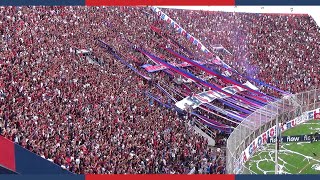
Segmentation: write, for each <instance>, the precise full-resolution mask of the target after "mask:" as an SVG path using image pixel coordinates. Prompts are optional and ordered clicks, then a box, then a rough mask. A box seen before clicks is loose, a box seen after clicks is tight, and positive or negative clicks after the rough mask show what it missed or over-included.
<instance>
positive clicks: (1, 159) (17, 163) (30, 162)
mask: <svg viewBox="0 0 320 180" xmlns="http://www.w3.org/2000/svg"><path fill="white" fill-rule="evenodd" d="M1 173H2V174H38V175H39V174H72V173H71V172H69V171H67V170H65V169H63V168H61V167H60V166H58V165H56V164H54V163H52V162H50V161H48V160H46V159H44V158H42V157H40V156H38V155H36V154H34V153H32V152H30V151H28V150H27V149H25V148H23V147H21V146H19V145H18V144H15V143H13V142H12V141H10V140H8V139H6V138H4V137H2V136H0V174H1Z"/></svg>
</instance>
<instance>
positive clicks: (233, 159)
mask: <svg viewBox="0 0 320 180" xmlns="http://www.w3.org/2000/svg"><path fill="white" fill-rule="evenodd" d="M319 107H320V90H313V91H309V92H304V93H300V94H296V95H291V96H289V97H285V98H283V99H281V100H279V101H277V102H273V103H270V104H268V105H266V106H265V107H263V108H261V109H259V110H257V111H256V112H254V113H252V114H251V115H250V116H249V117H247V118H246V119H245V120H244V121H243V122H242V123H241V124H240V125H239V126H238V127H237V128H236V129H235V130H234V131H233V133H231V135H230V137H229V138H228V140H227V173H229V174H250V173H251V172H250V171H247V170H246V168H245V167H244V163H245V162H247V161H248V160H249V159H250V157H251V156H252V155H253V154H254V152H255V151H256V150H257V149H258V148H259V147H261V146H262V145H264V144H266V143H267V140H268V138H269V137H274V136H275V135H276V132H277V128H276V120H278V122H279V123H280V127H281V131H285V130H287V129H290V128H292V127H295V126H297V125H298V124H301V123H303V122H306V121H308V120H311V119H315V117H316V116H318V117H319V116H320V113H319V111H320V109H319ZM316 119H317V118H316Z"/></svg>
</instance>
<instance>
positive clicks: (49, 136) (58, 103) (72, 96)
mask: <svg viewBox="0 0 320 180" xmlns="http://www.w3.org/2000/svg"><path fill="white" fill-rule="evenodd" d="M139 12H140V11H138V10H137V11H133V13H139ZM141 13H143V11H142V12H140V15H141ZM1 14H2V16H1V38H2V40H1V43H2V44H1V47H2V56H1V112H0V113H1V126H2V128H1V129H2V130H1V134H2V135H3V136H5V137H7V138H9V139H11V140H12V141H14V142H16V143H19V144H20V145H22V146H23V147H25V148H27V149H29V150H31V151H32V152H35V153H37V154H39V155H41V156H42V157H44V158H47V159H48V160H50V161H52V162H54V163H57V164H59V165H61V166H62V167H64V168H66V169H68V170H70V171H72V172H75V173H111V174H125V173H127V174H131V173H189V172H190V170H192V169H194V171H195V172H201V173H223V171H224V166H223V163H224V161H223V159H221V158H220V153H217V152H214V151H212V150H210V149H208V147H207V141H206V140H205V139H204V138H203V137H201V136H199V135H197V134H196V133H195V132H194V130H193V129H192V128H191V126H188V125H187V124H186V123H185V121H184V120H183V119H181V118H179V117H178V116H176V115H175V114H174V112H172V111H169V110H166V109H163V108H161V107H157V106H153V107H152V106H150V105H149V101H148V100H147V99H146V98H145V97H144V96H143V90H144V89H147V87H146V86H147V84H146V83H144V82H143V81H141V78H139V77H138V76H136V75H135V74H134V73H133V72H132V71H130V70H129V69H127V68H126V67H124V66H123V65H122V64H121V63H119V62H118V61H117V60H115V59H114V58H111V57H110V56H108V54H107V53H105V52H103V50H102V49H101V48H98V47H97V45H96V43H95V40H94V39H95V38H98V37H100V38H101V39H104V40H105V41H106V42H108V43H110V44H113V45H114V47H115V49H117V50H120V49H121V47H122V45H121V44H117V42H116V40H117V39H118V38H117V36H118V35H119V34H121V33H126V32H125V31H120V30H121V28H123V27H122V25H121V22H122V20H123V19H126V18H128V16H130V13H129V14H128V15H127V16H123V10H122V9H121V8H108V11H107V9H106V8H101V9H100V8H99V7H96V8H75V7H63V8H58V7H57V8H40V7H28V8H27V7H25V8H16V7H11V8H9V7H6V8H2V9H1ZM122 18H123V19H122ZM130 21H131V22H133V24H134V25H136V24H138V23H140V19H130ZM101 22H104V23H105V24H104V25H103V23H101ZM111 22H112V23H111ZM13 29H15V31H12V30H13ZM118 30H119V31H118ZM129 32H130V33H136V32H135V31H129ZM126 35H127V36H128V37H130V35H131V34H129V33H126ZM134 35H136V34H134ZM75 48H78V49H90V48H92V49H93V52H94V53H95V56H96V57H100V58H101V59H102V61H103V63H104V64H105V66H98V65H96V64H91V63H89V62H88V61H85V60H80V58H79V57H77V56H76V55H75V53H74V51H75Z"/></svg>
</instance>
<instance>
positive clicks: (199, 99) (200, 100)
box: [175, 82, 257, 110]
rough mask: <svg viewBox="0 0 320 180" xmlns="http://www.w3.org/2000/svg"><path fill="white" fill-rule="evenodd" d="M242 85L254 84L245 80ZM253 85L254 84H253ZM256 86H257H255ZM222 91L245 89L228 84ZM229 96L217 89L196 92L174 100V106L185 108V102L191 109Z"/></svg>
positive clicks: (233, 91)
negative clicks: (179, 99)
mask: <svg viewBox="0 0 320 180" xmlns="http://www.w3.org/2000/svg"><path fill="white" fill-rule="evenodd" d="M243 85H246V86H248V85H250V86H254V85H253V84H251V83H250V82H246V83H244V84H243ZM254 87H255V86H254ZM255 88H257V87H255ZM222 90H223V91H226V92H228V93H230V94H232V95H234V94H236V93H238V92H241V91H245V89H243V88H241V87H239V86H228V87H225V88H222ZM227 97H229V96H227V95H225V94H223V93H221V92H218V91H212V90H211V91H205V92H202V93H198V94H194V95H193V96H187V97H186V98H184V99H182V100H181V101H178V102H176V104H175V105H176V106H177V107H178V108H180V109H183V110H185V109H186V104H187V105H189V106H191V107H192V108H193V109H195V108H197V107H199V106H200V105H201V104H204V103H210V102H212V101H214V100H215V99H224V98H227Z"/></svg>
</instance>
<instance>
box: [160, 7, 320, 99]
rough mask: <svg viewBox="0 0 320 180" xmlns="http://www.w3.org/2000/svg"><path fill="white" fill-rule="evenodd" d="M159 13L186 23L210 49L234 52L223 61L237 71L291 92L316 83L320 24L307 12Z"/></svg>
mask: <svg viewBox="0 0 320 180" xmlns="http://www.w3.org/2000/svg"><path fill="white" fill-rule="evenodd" d="M163 12H165V13H167V14H168V15H169V16H170V17H174V18H173V19H174V20H175V21H177V23H179V24H186V25H185V26H183V27H184V28H185V29H186V30H187V31H188V32H191V33H192V34H193V35H194V36H195V37H197V38H199V40H200V41H201V42H203V43H204V45H205V46H206V47H208V48H209V49H210V50H212V51H213V50H214V47H215V45H222V46H223V47H224V48H226V49H227V50H228V51H229V52H231V53H232V55H229V54H228V53H223V54H224V56H223V60H224V61H225V62H226V63H227V64H229V65H231V66H232V67H233V68H235V69H236V70H237V71H239V72H241V73H244V74H246V75H248V76H250V77H253V78H257V79H259V80H262V81H265V82H267V83H269V84H271V85H273V86H275V87H278V88H280V89H283V90H286V91H290V92H292V93H297V92H302V91H305V90H308V89H314V88H316V87H319V78H320V73H319V72H320V65H319V63H317V62H318V61H319V59H320V53H319V50H320V44H319V42H320V34H319V26H318V25H317V24H316V22H315V21H314V20H313V19H312V17H311V16H309V15H296V14H292V15H291V14H284V15H278V14H254V13H226V12H211V11H190V10H176V9H164V10H163ZM186 16H188V18H184V17H186ZM163 24H165V23H163ZM163 24H162V25H163ZM161 27H162V26H161ZM180 39H181V41H182V42H183V41H184V40H183V38H180ZM183 44H187V43H185V41H184V43H183ZM190 48H193V47H192V46H190ZM193 49H194V48H193ZM193 52H197V51H196V50H195V49H194V51H193ZM199 53H200V52H199ZM262 89H264V90H265V91H267V92H268V90H267V89H266V88H264V87H262Z"/></svg>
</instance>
